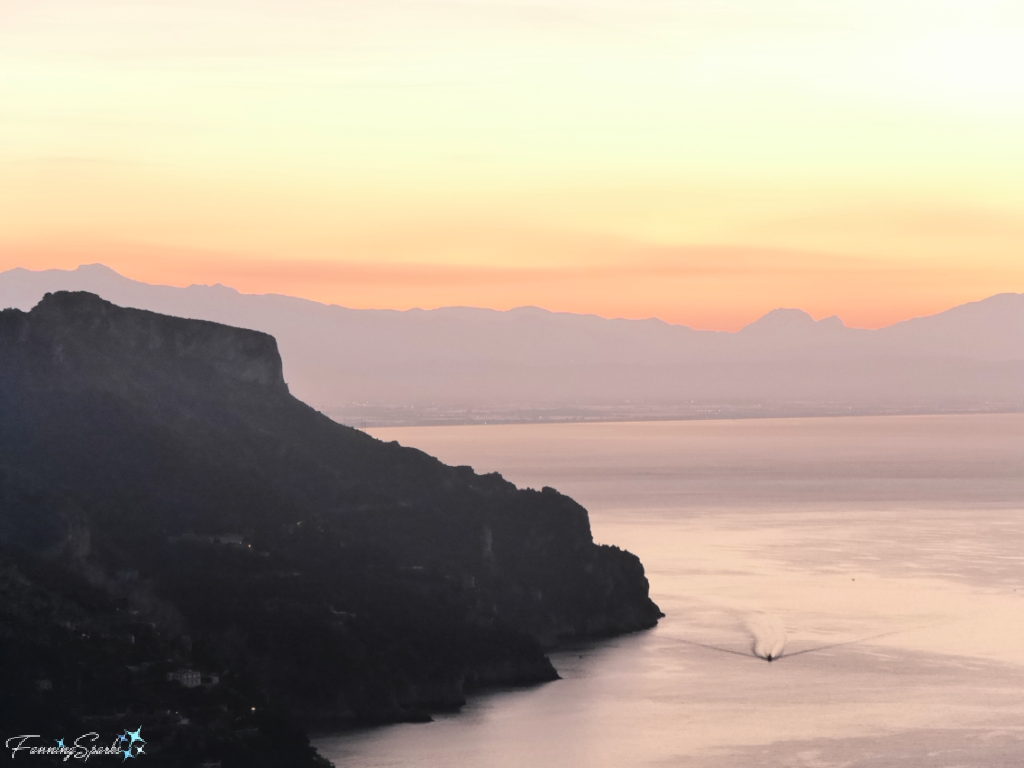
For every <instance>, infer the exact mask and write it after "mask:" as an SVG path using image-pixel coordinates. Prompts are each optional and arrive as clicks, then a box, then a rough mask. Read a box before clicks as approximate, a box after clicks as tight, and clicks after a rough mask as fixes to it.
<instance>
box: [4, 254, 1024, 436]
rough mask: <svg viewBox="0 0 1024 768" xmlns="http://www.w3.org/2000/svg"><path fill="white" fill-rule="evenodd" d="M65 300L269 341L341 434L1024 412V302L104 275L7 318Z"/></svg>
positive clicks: (70, 284)
mask: <svg viewBox="0 0 1024 768" xmlns="http://www.w3.org/2000/svg"><path fill="white" fill-rule="evenodd" d="M58 290H72V291H90V292H93V293H96V294H98V295H100V296H102V297H103V298H105V299H108V300H109V301H112V302H115V303H117V304H120V305H123V306H129V307H137V308H141V309H149V310H153V311H156V312H162V313H165V314H171V315H177V316H181V317H187V318H195V319H204V320H212V321H215V322H219V323H226V324H230V325H235V326H240V327H244V328H251V329H255V330H260V331H264V332H267V333H270V334H272V335H273V336H275V337H276V338H277V340H278V343H279V345H280V349H281V354H282V357H283V359H284V366H285V378H286V379H287V381H288V384H289V386H290V388H291V391H292V392H293V393H294V394H295V395H296V396H297V397H299V398H301V399H303V400H305V401H306V402H309V403H312V404H314V405H316V407H318V408H320V409H321V410H323V411H325V412H326V413H328V414H330V415H332V416H334V417H335V418H336V419H338V420H340V421H343V422H346V423H355V424H366V425H372V424H399V423H405V424H409V423H444V422H474V421H533V420H580V419H584V420H585V419H617V418H623V419H633V418H688V417H704V418H706V417H715V416H758V415H812V414H837V413H886V412H903V413H906V412H943V411H976V410H983V411H1011V410H1021V409H1024V294H1013V293H1006V294H999V295H996V296H992V297H990V298H988V299H985V300H984V301H978V302H973V303H970V304H964V305H962V306H958V307H955V308H953V309H950V310H948V311H946V312H942V313H940V314H937V315H932V316H930V317H921V318H915V319H912V320H907V321H905V322H901V323H897V324H895V325H892V326H889V327H887V328H882V329H880V330H864V329H856V328H847V327H846V326H845V325H844V324H843V322H842V321H841V320H840V319H839V318H838V317H830V318H826V319H824V320H819V321H815V320H814V319H813V318H812V317H811V316H810V315H808V314H807V313H806V312H803V311H801V310H798V309H777V310H774V311H773V312H770V313H769V314H767V315H765V316H764V317H762V318H761V319H760V320H758V321H756V322H754V323H751V324H750V325H748V326H747V327H746V328H744V329H743V330H741V331H739V332H737V333H725V332H715V331H697V330H694V329H692V328H689V327H686V326H682V325H671V324H669V323H665V322H663V321H661V320H656V319H651V320H621V319H618V320H611V319H605V318H601V317H597V316H594V315H576V314H569V313H557V312H549V311H547V310H543V309H538V308H535V307H521V308H518V309H513V310H509V311H507V312H499V311H495V310H489V309H475V308H467V307H451V308H444V309H436V310H420V309H413V310H408V311H403V312H400V311H394V310H361V309H348V308H345V307H339V306H330V305H325V304H320V303H317V302H314V301H308V300H305V299H298V298H294V297H288V296H280V295H247V294H242V293H239V292H238V291H236V290H234V289H232V288H228V287H225V286H222V285H216V286H198V285H193V286H190V287H188V288H175V287H169V286H156V285H149V284H146V283H141V282H137V281H134V280H130V279H128V278H126V277H123V276H122V275H119V274H118V273H116V272H114V271H113V270H111V269H109V268H107V267H104V266H102V265H98V264H93V265H88V266H82V267H79V268H78V269H76V270H71V271H65V270H48V271H42V272H32V271H29V270H25V269H14V270H10V271H8V272H4V273H0V307H17V308H20V309H26V310H27V309H30V308H31V307H32V306H34V305H35V304H36V303H37V302H38V301H39V300H40V299H41V298H42V296H43V295H44V294H45V293H47V292H52V291H58ZM866 300H867V299H866Z"/></svg>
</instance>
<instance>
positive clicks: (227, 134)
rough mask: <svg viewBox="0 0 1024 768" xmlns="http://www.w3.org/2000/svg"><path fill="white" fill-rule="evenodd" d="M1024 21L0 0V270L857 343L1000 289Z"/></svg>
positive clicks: (1009, 223)
mask: <svg viewBox="0 0 1024 768" xmlns="http://www.w3.org/2000/svg"><path fill="white" fill-rule="evenodd" d="M1021 136H1024V4H1022V3H1020V2H1019V0H1012V2H1006V1H996V0H970V1H969V2H968V1H962V0H829V2H822V1H821V0H717V1H716V2H714V3H709V2H707V1H706V0H700V1H698V0H628V1H627V0H533V1H532V2H522V1H520V0H462V1H460V0H373V2H367V1H366V0H359V1H358V2H357V1H355V0H335V1H334V2H327V1H326V0H289V1H288V2H284V0H245V1H244V2H243V1H242V0H173V2H170V1H168V2H157V1H156V0H120V1H117V2H115V1H114V0H0V269H9V268H12V267H17V266H21V267H28V268H30V269H46V268H53V267H60V268H69V267H74V266H77V265H78V264H82V263H93V262H102V263H104V264H107V265H108V266H111V267H113V268H115V269H117V270H118V271H120V272H122V273H123V274H125V275H127V276H129V277H133V278H136V279H140V280H145V281H147V282H159V283H167V284H173V285H189V284H191V283H217V282H220V283H224V284H228V285H232V286H234V287H236V288H238V289H240V290H243V291H246V292H254V293H267V292H275V293H285V294H291V295H298V296H304V297H307V298H312V299H316V300H320V301H326V302H331V303H338V304H343V305H346V306H351V307H389V308H396V309H405V308H409V307H414V306H419V307H437V306H449V305H472V306H488V307H494V308H498V309H507V308H511V307H515V306H521V305H536V306H543V307H546V308H549V309H553V310H560V311H573V312H589V313H595V314H599V315H604V316H609V317H660V318H662V319H664V320H667V321H669V322H677V323H685V324H687V325H691V326H694V327H697V328H715V329H723V330H733V329H736V328H739V327H742V326H743V325H745V324H746V323H748V322H750V321H752V320H754V319H756V318H757V317H759V316H761V315H763V314H764V313H765V312H767V311H769V310H771V309H773V308H775V307H780V306H788V307H800V308H803V309H805V310H807V311H808V312H810V313H811V314H812V315H814V316H815V317H825V316H830V315H834V314H837V315H839V316H840V317H842V318H843V320H844V321H846V322H847V324H848V325H855V326H862V327H879V326H882V325H886V324H889V323H891V322H894V321H897V320H900V319H904V318H907V317H912V316H917V315H922V314H930V313H932V312H936V311H941V310H943V309H946V308H948V307H950V306H954V305H956V304H960V303H963V302H966V301H972V300H977V299H981V298H984V297H986V296H989V295H992V294H995V293H1000V292H1006V291H1014V292H1020V291H1024V184H1022V183H1021V179H1024V141H1021V139H1020V137H1021Z"/></svg>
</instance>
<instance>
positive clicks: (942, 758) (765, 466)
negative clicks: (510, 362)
mask: <svg viewBox="0 0 1024 768" xmlns="http://www.w3.org/2000/svg"><path fill="white" fill-rule="evenodd" d="M373 433H374V434H375V435H377V436H378V437H380V438H382V439H386V440H398V441H400V442H401V443H402V444H404V445H412V446H416V447H418V448H422V449H423V450H425V451H427V452H429V453H432V454H434V455H436V456H438V457H439V458H441V459H442V460H443V461H445V462H448V463H454V464H470V465H472V466H473V467H474V468H475V469H477V470H478V471H484V472H488V471H499V472H501V473H502V474H503V475H504V476H505V477H506V478H508V479H509V480H512V481H513V482H515V483H516V484H518V485H521V486H532V487H537V488H539V487H542V486H544V485H551V486H554V487H556V488H558V489H559V490H560V491H563V492H565V493H568V494H569V495H571V496H573V497H574V498H576V499H577V500H578V501H580V502H581V503H582V504H583V505H584V506H586V507H587V508H588V510H590V513H591V521H592V525H593V530H594V536H595V539H596V540H597V541H600V542H607V543H614V544H617V545H619V546H622V547H625V548H627V549H630V550H632V551H633V552H635V553H636V554H638V555H639V556H640V557H641V559H642V560H643V562H644V565H645V566H646V568H647V573H648V577H649V578H650V581H651V593H652V597H653V598H654V599H655V600H656V601H657V602H658V604H659V605H660V606H661V607H662V609H663V610H664V611H665V612H666V613H667V614H668V616H667V617H666V618H665V619H663V620H662V622H661V624H660V625H659V627H658V628H657V629H656V630H653V631H650V632H646V633H641V634H638V635H634V636H629V637H624V638H619V639H617V640H613V641H610V642H608V643H603V644H601V645H598V646H596V647H592V648H587V649H580V650H577V651H573V652H568V651H567V652H563V653H559V654H556V655H555V656H554V657H553V660H554V662H555V665H556V667H557V668H558V670H559V672H560V673H561V675H562V676H563V678H565V679H564V680H562V681H559V682H556V683H552V684H550V685H546V686H543V687H540V688H535V689H529V690H517V691H513V692H503V693H494V694H488V695H485V696H481V697H477V698H475V699H473V700H472V701H471V702H470V704H469V705H468V706H467V707H466V708H465V709H464V711H463V712H462V713H461V714H459V715H455V716H443V717H440V718H438V720H437V722H435V723H432V724H429V725H401V726H394V727H389V728H383V729H378V730H373V731H368V732H365V733H359V734H354V735H346V736H342V737H338V738H328V739H322V740H321V741H320V742H319V743H318V747H319V748H320V749H321V751H322V752H323V753H324V754H325V755H326V756H327V757H329V758H331V759H332V760H334V761H335V762H336V763H337V764H338V765H353V766H431V767H432V766H438V767H440V766H446V767H448V768H479V766H498V767H501V768H504V767H505V766H508V767H511V766H524V765H529V766H531V767H532V768H540V767H546V766H551V767H552V768H554V767H555V766H558V767H559V768H562V767H564V766H587V767H588V768H589V767H594V768H604V767H605V766H607V767H608V768H612V767H613V766H614V767H615V768H621V767H622V766H667V765H679V764H685V765H687V766H697V767H698V768H702V767H707V768H726V767H729V768H749V767H750V766H762V765H763V766H807V767H808V768H812V767H813V768H827V767H829V766H891V765H894V764H897V763H898V764H899V765H903V766H912V767H914V768H916V767H918V766H927V767H928V768H932V767H933V766H936V767H937V766H967V765H969V766H1004V765H1005V766H1010V765H1018V764H1020V760H1021V759H1022V757H1024V416H1022V415H1009V416H998V415H997V416H992V415H986V416H937V417H878V418H848V419H772V420H761V421H717V422H716V421H690V422H658V423H632V424H568V425H524V426H499V427H487V426H473V427H436V428H435V427H431V428H424V427H421V428H401V429H380V430H373ZM768 648H770V649H772V650H771V651H766V650H765V649H768ZM755 651H757V652H758V653H760V654H761V655H762V656H765V655H766V654H768V653H771V654H772V655H773V656H777V654H778V653H780V652H781V656H777V657H776V658H775V660H774V661H773V662H772V663H770V664H769V663H766V662H765V660H764V659H762V658H758V657H757V656H756V655H755Z"/></svg>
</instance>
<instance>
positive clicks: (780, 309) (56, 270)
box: [0, 262, 1024, 334]
mask: <svg viewBox="0 0 1024 768" xmlns="http://www.w3.org/2000/svg"><path fill="white" fill-rule="evenodd" d="M93 269H96V270H101V271H109V272H113V273H114V274H115V275H117V276H118V277H121V278H125V279H127V280H131V281H133V282H137V283H144V284H146V285H148V286H151V287H154V288H212V289H226V290H228V291H232V292H234V293H237V294H239V295H242V296H269V297H281V298H287V299H301V300H303V301H309V302H312V303H314V304H321V305H323V306H325V307H338V308H339V309H358V310H367V311H376V312H403V313H408V312H436V311H443V310H460V309H469V310H476V309H479V310H485V311H490V312H498V313H508V312H516V311H519V310H526V311H529V310H540V311H542V312H547V313H550V314H553V315H579V316H582V317H595V318H600V319H602V320H628V321H641V322H642V321H648V320H654V321H658V322H661V323H665V324H666V325H673V326H679V327H682V328H688V329H691V330H695V331H706V332H711V333H728V334H734V333H739V332H740V331H742V330H744V329H746V328H749V327H750V326H752V325H754V324H756V323H757V322H758V321H760V320H764V319H765V318H766V317H768V316H769V315H772V314H774V313H789V312H796V313H801V314H804V315H806V316H807V317H809V318H810V319H811V320H813V321H814V322H816V323H818V322H821V321H823V320H825V321H829V320H833V319H836V320H839V321H840V322H841V323H842V325H843V327H845V328H849V329H851V330H867V331H877V330H882V329H883V328H888V327H890V326H892V325H898V324H900V323H903V322H906V321H908V320H919V319H922V318H926V317H932V316H934V315H940V314H943V313H945V312H947V311H949V310H951V309H957V308H958V307H962V306H965V305H972V304H979V303H982V302H985V301H987V300H989V299H994V298H996V297H998V296H1024V291H1020V292H1018V291H1009V290H1007V291H1000V292H998V293H993V294H990V295H985V296H979V297H977V298H975V299H971V300H969V301H965V302H963V303H961V304H956V305H951V306H945V307H940V308H939V309H937V310H935V311H934V312H931V313H929V314H925V315H908V316H906V317H899V318H896V319H894V320H892V322H890V323H889V324H888V325H881V326H873V327H872V326H855V325H851V324H849V323H847V322H846V321H845V320H844V318H842V317H841V316H840V315H838V314H836V313H828V314H821V315H818V316H815V315H812V314H811V313H810V312H808V311H807V310H806V309H804V308H803V307H796V306H781V305H780V306H775V307H772V308H770V309H768V310H767V311H765V313H764V314H762V315H758V316H757V317H754V318H753V319H751V320H750V321H749V322H747V323H746V324H744V325H741V326H739V327H738V328H700V327H696V326H693V325H689V324H687V323H684V322H677V321H672V320H667V319H665V318H663V317H658V316H656V315H646V316H635V317H627V316H622V315H602V314H600V313H598V312H573V311H569V310H558V309H551V308H550V307H544V306H540V305H536V304H520V305H516V306H512V307H508V308H507V309H502V308H500V307H492V306H482V305H475V304H444V305H437V306H430V305H424V306H413V307H407V308H405V309H399V308H396V307H385V306H373V307H353V306H348V305H345V304H339V303H337V302H331V301H322V300H319V299H315V298H311V297H309V296H303V295H301V294H288V293H279V292H276V291H265V292H254V291H245V290H240V289H238V288H236V287H234V286H233V285H227V284H225V283H150V282H147V281H146V280H142V279H140V278H136V277H133V276H131V275H128V274H126V273H124V272H120V271H118V270H116V269H114V268H113V267H110V266H108V265H107V264H104V263H103V262H93V263H90V264H78V265H77V266H75V267H66V268H64V267H40V268H30V267H25V266H13V267H10V268H7V269H3V270H0V276H2V275H4V274H6V273H17V272H19V271H24V272H28V273H33V274H45V273H53V274H72V273H77V272H80V271H88V270H93ZM2 301H4V298H3V294H0V302H2ZM5 306H7V305H5ZM10 306H12V307H13V306H17V308H19V309H26V310H27V309H31V306H28V305H27V303H26V302H25V301H24V300H22V301H20V302H19V303H18V304H17V305H15V304H10ZM0 308H3V307H0ZM825 311H826V312H827V310H825Z"/></svg>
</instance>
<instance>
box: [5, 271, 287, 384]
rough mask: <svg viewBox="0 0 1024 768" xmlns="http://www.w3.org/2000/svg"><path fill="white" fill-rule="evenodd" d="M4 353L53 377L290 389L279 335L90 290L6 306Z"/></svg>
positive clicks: (57, 379) (54, 379) (98, 381)
mask: <svg viewBox="0 0 1024 768" xmlns="http://www.w3.org/2000/svg"><path fill="white" fill-rule="evenodd" d="M0 343H2V344H4V346H5V348H6V354H8V355H19V356H20V357H22V359H25V360H33V361H34V363H35V366H36V371H37V372H38V373H40V374H42V375H45V376H47V377H50V381H51V382H52V383H55V384H56V383H58V382H61V381H64V382H66V383H71V382H73V381H75V380H78V379H81V378H82V377H83V376H84V377H88V383H89V385H90V386H92V387H96V388H99V387H104V386H106V387H110V388H115V389H116V388H118V387H119V386H120V385H121V384H122V383H125V380H126V379H125V374H126V372H127V373H130V374H131V375H132V376H135V377H138V378H140V379H141V380H143V381H148V380H150V379H152V378H153V377H157V376H159V377H164V378H166V379H168V380H169V381H173V382H174V383H176V384H177V385H178V386H182V385H185V384H186V383H189V382H191V383H193V384H199V383H203V384H207V383H209V384H214V385H223V384H224V383H229V382H235V383H242V384H250V383H251V384H257V385H260V386H262V387H265V388H266V389H268V390H271V391H273V392H275V393H277V394H285V393H286V392H287V391H288V390H287V386H286V385H285V383H284V373H283V371H282V365H281V357H280V355H279V354H278V351H277V342H276V341H275V340H274V338H273V337H272V336H270V335H268V334H265V333H260V332H258V331H248V330H243V329H240V328H232V327H230V326H227V325H220V324H218V323H209V322H205V321H203V320H182V319H179V318H169V317H167V316H166V315H159V314H157V313H155V312H147V311H144V310H132V311H125V310H123V309H121V308H120V307H116V306H114V305H113V304H111V303H109V302H106V301H104V300H103V299H100V298H99V297H98V296H95V295H94V294H91V293H70V292H67V291H60V292H58V293H49V294H47V295H46V297H45V298H44V299H43V300H42V301H41V302H40V303H39V305H38V306H37V307H36V308H35V309H34V310H33V311H32V312H31V313H30V314H29V313H24V312H19V311H17V310H5V311H2V312H0Z"/></svg>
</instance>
